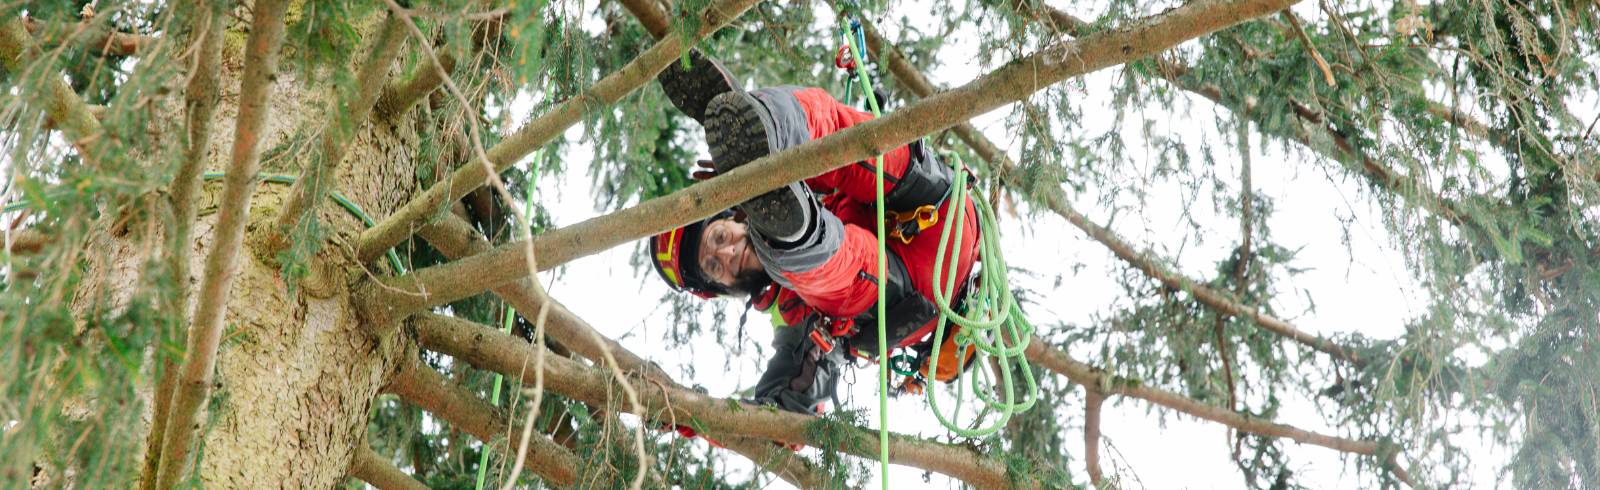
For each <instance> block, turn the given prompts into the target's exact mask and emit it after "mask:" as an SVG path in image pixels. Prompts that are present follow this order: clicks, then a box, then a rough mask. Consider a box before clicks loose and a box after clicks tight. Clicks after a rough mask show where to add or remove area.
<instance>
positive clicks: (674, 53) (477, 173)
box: [357, 0, 755, 291]
mask: <svg viewBox="0 0 1600 490" xmlns="http://www.w3.org/2000/svg"><path fill="white" fill-rule="evenodd" d="M754 3H755V0H718V1H717V2H716V3H713V4H711V5H710V6H708V7H706V9H705V11H704V12H702V14H701V15H702V26H701V29H700V32H699V33H698V35H697V36H696V37H695V39H692V40H690V41H695V40H698V39H700V38H703V37H705V36H707V35H709V34H710V33H711V32H714V31H715V30H717V29H720V28H721V27H722V26H725V25H727V24H728V23H729V22H732V21H733V20H734V19H736V18H737V17H738V15H739V14H741V13H743V12H744V11H745V10H746V9H748V8H750V6H751V5H753V4H754ZM683 41H684V40H682V39H679V38H677V37H668V38H666V39H663V40H661V41H660V42H657V43H656V44H655V45H653V46H651V47H650V49H648V50H646V51H645V52H644V53H643V54H640V55H639V56H638V57H637V58H634V60H633V61H630V62H628V64H627V65H626V66H624V67H622V69H621V70H618V71H617V72H615V73H612V74H611V75H608V76H606V77H605V78H604V79H601V80H600V82H598V83H596V84H595V85H594V86H593V87H590V88H589V90H588V91H586V92H584V93H583V94H582V95H579V96H577V97H574V98H571V99H568V100H566V101H564V102H562V103H560V104H557V105H556V106H555V107H554V108H551V110H550V111H549V112H547V113H545V114H544V115H542V116H539V117H538V118H535V119H534V120H532V121H529V122H528V123H527V124H525V125H523V126H522V127H521V128H519V129H518V130H517V131H516V132H514V133H512V134H510V135H507V136H506V137H505V139H503V140H501V141H500V143H499V144H496V145H495V146H494V147H493V148H490V149H489V150H488V152H487V155H486V159H487V160H488V163H489V165H488V166H492V167H493V168H494V170H495V171H496V172H498V171H501V170H504V169H505V168H506V167H509V166H511V164H514V163H516V162H517V161H518V160H520V159H522V158H523V157H525V156H527V155H528V154H529V153H532V152H533V150H534V149H536V148H539V147H541V146H544V144H546V143H548V142H550V140H551V139H553V138H555V137H556V136H559V135H560V134H561V132H562V131H565V130H566V129H567V128H568V127H571V126H572V125H573V124H576V123H577V122H578V121H580V120H582V119H583V114H584V112H585V111H587V110H591V109H593V108H594V107H595V106H597V105H602V106H603V105H611V104H615V103H617V102H618V101H620V100H622V98H623V97H626V96H627V95H628V94H631V93H633V92H634V91H635V90H637V89H638V88H639V87H641V86H643V85H644V84H645V83H649V82H650V81H651V80H654V79H655V76H656V74H658V73H660V72H661V70H662V69H665V68H666V67H667V65H668V64H670V63H672V62H673V61H674V60H676V59H678V56H679V54H681V53H682V50H683ZM484 167H485V165H476V164H468V165H464V166H462V167H460V168H458V169H457V170H456V171H455V172H454V173H452V174H451V175H450V176H449V177H447V178H446V179H445V180H444V181H443V182H440V183H438V184H435V185H434V186H433V187H430V188H428V190H427V191H425V192H424V193H422V195H419V196H415V197H413V198H412V199H411V201H409V202H407V203H406V204H405V205H404V206H402V207H401V208H400V209H399V210H397V211H395V213H394V214H392V215H390V216H389V217H387V218H385V219H384V220H383V221H382V222H379V223H378V224H377V225H376V226H373V227H372V228H369V229H368V230H367V231H366V232H363V233H362V234H361V241H360V244H359V246H358V247H357V256H358V257H359V258H360V259H361V260H362V261H363V262H365V261H370V260H373V259H376V258H377V257H378V256H379V255H381V254H382V253H383V251H385V250H388V249H389V248H390V247H393V246H395V245H396V244H398V243H400V241H402V240H404V239H405V238H406V237H408V236H411V233H412V231H413V230H414V229H415V228H416V227H417V226H419V225H420V224H422V223H423V222H425V221H427V220H430V219H434V218H436V217H437V215H438V214H439V212H440V210H441V208H442V206H443V205H444V204H445V203H448V202H453V201H455V200H457V199H461V197H462V196H465V195H467V193H469V192H472V191H473V190H474V189H477V188H478V187H479V186H482V185H483V184H484V182H485V179H486V178H488V177H489V175H488V172H487V171H486V170H485V168H484ZM539 257H540V260H541V261H543V260H544V257H543V255H540V256H539ZM521 268H522V269H524V270H525V269H526V266H523V267H521ZM479 291H482V290H481V289H480V290H479Z"/></svg>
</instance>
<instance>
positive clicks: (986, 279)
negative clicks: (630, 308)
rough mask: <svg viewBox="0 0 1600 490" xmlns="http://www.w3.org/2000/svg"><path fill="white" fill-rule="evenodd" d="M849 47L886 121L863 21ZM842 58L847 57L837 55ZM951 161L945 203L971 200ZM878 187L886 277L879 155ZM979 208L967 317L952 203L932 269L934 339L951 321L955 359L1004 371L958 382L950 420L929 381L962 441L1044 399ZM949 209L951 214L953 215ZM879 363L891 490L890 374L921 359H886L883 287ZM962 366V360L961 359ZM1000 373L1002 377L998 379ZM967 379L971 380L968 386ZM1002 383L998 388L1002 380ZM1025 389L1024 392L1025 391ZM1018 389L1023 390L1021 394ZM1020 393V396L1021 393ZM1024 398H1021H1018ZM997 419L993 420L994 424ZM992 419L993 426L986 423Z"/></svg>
mask: <svg viewBox="0 0 1600 490" xmlns="http://www.w3.org/2000/svg"><path fill="white" fill-rule="evenodd" d="M843 36H844V38H845V40H846V43H847V45H848V46H849V48H850V49H849V51H850V53H851V56H852V61H853V62H852V63H844V62H842V60H840V59H836V60H835V65H837V66H839V67H841V68H846V69H853V76H852V78H854V79H855V81H856V82H858V83H859V84H860V85H861V91H862V95H863V96H865V97H866V99H867V103H868V107H869V108H871V110H872V115H873V117H875V118H876V117H881V116H882V113H881V111H880V110H879V106H878V100H877V95H876V92H874V90H873V86H872V76H871V74H870V73H868V71H867V70H866V60H865V53H866V50H865V44H866V43H865V36H864V34H863V33H862V28H861V23H860V21H858V20H856V19H854V18H851V19H850V21H849V30H847V31H845V32H843ZM838 58H842V56H840V57H838ZM944 157H945V160H946V161H948V162H949V163H950V166H951V169H952V170H953V173H954V174H955V176H956V177H955V182H953V183H952V184H951V186H950V190H949V191H948V193H947V194H946V196H945V198H946V202H954V203H962V202H964V201H966V200H967V195H968V176H969V173H968V168H967V167H966V165H965V163H964V162H963V161H962V159H961V156H960V155H959V154H956V153H949V152H946V153H944ZM877 180H878V182H877V186H878V203H877V211H878V215H877V219H878V256H879V258H878V263H879V277H883V274H884V271H883V268H882V267H883V263H884V256H885V255H886V253H887V250H886V247H885V241H884V232H883V226H884V224H883V223H884V219H883V211H884V202H883V199H884V197H883V158H882V156H881V155H880V156H878V157H877ZM971 201H972V203H973V208H974V209H975V210H976V211H977V213H978V221H979V226H978V230H979V250H978V257H979V259H978V261H979V265H978V269H977V270H978V280H977V282H975V283H974V284H973V285H972V288H971V290H970V291H968V292H967V296H966V300H965V304H964V305H962V306H965V308H963V311H964V313H962V312H957V311H955V309H954V308H952V305H951V304H950V303H951V299H952V296H953V295H954V292H955V289H956V287H955V286H956V281H957V280H959V279H964V278H959V277H956V275H957V274H958V272H957V271H958V267H959V265H960V264H959V263H957V261H953V260H952V261H950V262H951V263H950V264H948V265H947V264H945V253H946V251H948V250H949V244H950V243H951V238H952V237H951V235H952V233H951V230H952V229H954V231H955V232H954V243H961V235H962V233H963V232H964V231H965V229H966V227H965V226H961V224H963V223H965V222H966V212H967V207H966V206H965V205H961V204H956V205H953V206H950V207H949V208H950V209H954V211H955V216H954V219H944V220H941V221H943V226H941V227H940V232H939V247H938V252H937V254H936V255H935V259H934V265H933V287H934V302H935V303H936V304H937V305H938V306H939V318H938V320H937V322H938V323H937V324H936V326H935V327H934V334H933V337H931V338H930V339H932V340H931V341H935V342H937V341H938V339H943V338H944V335H945V324H946V321H947V320H948V321H949V322H950V323H954V324H956V325H958V326H960V327H961V329H960V331H959V332H957V333H956V334H955V339H954V341H955V344H956V346H957V348H956V358H957V359H965V358H966V356H967V352H969V351H974V350H975V351H976V352H975V357H976V359H974V360H973V362H974V363H975V364H977V365H980V366H983V365H994V366H998V367H999V369H997V370H998V371H999V373H998V374H996V373H992V372H990V370H988V369H981V368H980V369H976V370H975V371H976V372H975V373H968V374H965V375H963V376H961V377H960V378H957V380H956V386H955V406H954V407H953V409H952V410H951V413H950V414H948V415H946V414H945V413H944V412H942V411H941V410H940V409H939V400H938V396H936V385H938V384H939V383H938V382H936V381H933V382H926V381H925V383H926V385H927V396H928V406H929V407H930V408H931V409H932V411H933V413H934V416H935V417H936V418H938V420H939V423H940V424H941V425H943V426H944V427H945V428H946V429H948V430H950V431H951V432H954V433H955V434H957V435H960V436H963V437H985V436H988V435H990V434H994V433H995V432H997V431H999V430H1000V429H1001V428H1002V427H1005V424H1006V422H1008V421H1009V420H1010V419H1011V416H1012V415H1015V414H1018V413H1021V412H1024V411H1027V410H1028V409H1030V408H1032V407H1033V405H1034V403H1035V402H1036V401H1038V397H1039V385H1038V382H1037V380H1035V379H1034V377H1033V370H1032V368H1031V366H1029V364H1028V360H1027V359H1026V357H1024V355H1023V353H1024V351H1026V350H1027V348H1028V342H1029V341H1030V340H1032V338H1033V332H1034V328H1033V325H1032V324H1030V323H1028V321H1027V319H1026V318H1025V317H1024V316H1023V314H1022V311H1021V308H1020V306H1018V304H1017V301H1016V298H1015V296H1013V295H1012V292H1011V288H1010V280H1009V279H1008V278H1007V276H1006V272H1007V271H1006V264H1005V256H1004V254H1003V253H1002V251H1001V247H1000V236H999V226H998V224H997V222H996V220H995V217H994V210H993V209H992V208H991V207H990V206H989V203H988V202H987V201H985V200H983V199H972V200H971ZM946 212H949V211H948V210H947V211H946ZM878 293H879V296H878V307H879V310H878V342H879V351H878V359H887V361H886V362H880V363H879V369H878V373H879V394H878V404H879V411H880V419H879V445H880V446H879V458H880V464H881V470H882V471H883V473H884V475H885V476H884V477H883V479H884V488H888V481H887V473H888V445H887V438H888V437H887V430H888V429H887V426H886V424H884V420H883V418H884V414H883V413H884V412H887V408H886V407H887V406H888V371H889V370H890V369H893V370H894V371H895V372H896V373H899V374H901V375H904V376H908V377H916V376H919V374H918V373H917V372H916V361H915V357H913V356H910V355H905V354H902V355H896V356H895V357H893V358H889V357H888V355H887V354H888V353H887V352H886V351H887V346H886V343H887V339H886V338H885V332H884V330H885V329H884V320H885V319H884V314H883V306H884V305H883V303H884V298H883V293H884V290H883V288H881V287H880V288H879V289H878ZM941 350H942V349H940V348H939V346H937V345H935V346H933V349H931V351H932V352H931V358H930V359H929V366H934V367H932V368H930V369H929V372H930V373H932V372H935V371H936V370H937V366H939V353H940V351H941ZM957 362H960V361H957ZM1013 372H1020V373H1022V386H1020V387H1019V386H1017V383H1016V382H1015V380H1014V379H1013V376H1014V375H1013V374H1012V373H1013ZM996 376H998V377H999V380H996V379H995V378H996ZM963 381H965V382H964V383H963ZM997 381H998V383H997ZM1019 388H1021V389H1020V390H1019ZM968 392H970V393H972V395H971V396H973V397H974V398H977V400H978V403H979V404H980V406H979V407H978V409H977V410H976V411H975V412H974V413H975V415H974V417H973V422H972V423H973V425H974V426H973V427H968V426H963V425H961V424H960V420H961V413H962V410H961V409H962V405H963V404H964V403H963V402H964V401H965V399H966V397H967V393H968ZM1019 392H1020V393H1019ZM1019 395H1020V396H1019ZM1019 397H1020V398H1021V400H1020V401H1019V400H1018V398H1019ZM991 419H993V420H992V421H991ZM985 421H989V422H988V423H984V422H985Z"/></svg>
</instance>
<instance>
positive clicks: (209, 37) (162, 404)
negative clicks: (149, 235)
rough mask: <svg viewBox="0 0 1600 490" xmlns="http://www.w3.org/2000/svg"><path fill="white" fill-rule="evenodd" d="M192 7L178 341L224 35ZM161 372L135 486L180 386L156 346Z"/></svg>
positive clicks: (177, 221)
mask: <svg viewBox="0 0 1600 490" xmlns="http://www.w3.org/2000/svg"><path fill="white" fill-rule="evenodd" d="M194 3H195V5H192V6H190V10H189V13H188V15H192V16H193V17H192V18H193V21H194V22H193V25H192V27H191V28H190V32H191V35H192V36H193V40H192V41H191V42H193V43H195V44H198V46H199V49H196V50H195V51H194V65H193V68H192V69H190V70H189V83H188V86H187V87H186V88H185V92H184V109H185V110H184V116H185V124H186V126H187V127H188V135H187V136H188V138H189V141H188V146H186V147H185V148H184V153H183V161H182V163H180V164H178V173H177V175H175V176H173V179H172V184H171V186H170V189H171V191H170V193H169V195H170V196H171V198H170V199H169V200H168V203H169V204H170V205H171V207H172V221H171V222H170V223H169V224H168V226H167V250H168V251H167V269H168V270H169V271H171V274H172V279H173V286H172V287H173V290H172V294H171V301H170V302H168V303H167V305H166V306H167V310H168V315H169V320H168V322H169V323H170V325H171V327H170V328H169V329H168V331H167V333H166V334H164V335H163V337H165V338H169V339H171V340H172V341H174V342H176V341H177V338H178V336H179V335H180V334H181V332H182V331H183V326H184V324H185V322H184V320H185V319H187V318H188V313H189V312H188V306H189V292H190V291H189V250H190V249H191V248H193V246H192V244H191V243H190V240H191V237H190V234H191V233H190V232H191V231H192V229H193V226H194V220H195V215H196V212H197V211H196V209H195V205H196V201H197V200H198V199H197V198H196V196H198V195H199V194H200V186H201V183H202V181H201V174H202V173H203V172H205V166H206V155H207V154H208V153H209V151H210V147H211V117H212V116H213V115H215V114H216V112H217V101H218V100H219V99H220V91H221V88H220V86H221V85H222V68H221V62H222V35H223V31H224V24H223V19H224V18H225V15H224V12H223V11H222V9H221V8H219V7H220V4H218V3H217V2H211V1H207V0H197V1H196V2H194ZM156 352H157V354H156V356H157V357H158V358H159V359H160V361H159V362H160V366H161V375H160V376H159V378H158V380H157V382H156V387H155V390H156V392H155V400H154V404H155V406H154V407H153V410H152V416H151V418H150V433H149V434H148V435H147V436H146V444H145V457H144V467H143V468H142V469H141V470H140V475H139V487H140V488H142V489H145V490H149V489H152V488H155V486H156V483H157V481H156V479H157V476H158V475H157V472H158V471H159V470H160V469H161V468H160V464H161V451H162V449H163V446H164V441H165V437H166V432H167V422H168V421H169V420H168V418H169V417H170V416H171V408H172V395H173V392H174V391H176V388H177V386H178V369H177V368H178V364H177V362H176V359H173V358H171V357H169V356H167V355H166V354H164V353H163V351H162V350H160V349H158V350H157V351H156Z"/></svg>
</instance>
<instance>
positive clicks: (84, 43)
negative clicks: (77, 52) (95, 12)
mask: <svg viewBox="0 0 1600 490" xmlns="http://www.w3.org/2000/svg"><path fill="white" fill-rule="evenodd" d="M23 22H24V25H25V27H26V28H27V30H28V34H31V35H34V36H39V35H40V31H44V33H46V34H48V36H46V37H45V38H43V39H40V40H39V41H40V44H43V45H46V46H54V45H59V44H63V43H73V44H76V45H77V46H78V47H81V48H83V49H84V50H85V51H88V52H89V53H93V54H97V55H101V56H106V55H110V56H134V55H137V54H139V51H142V50H144V49H145V48H146V47H148V46H150V45H151V44H155V42H156V39H155V38H153V37H150V36H145V35H141V34H131V33H126V32H117V31H115V30H113V29H112V28H111V26H110V25H96V24H95V23H93V22H90V21H83V22H79V23H78V24H77V25H76V26H74V27H73V29H72V31H71V32H64V30H63V29H61V28H52V27H50V26H46V25H44V23H42V22H39V21H37V20H33V19H24V20H23Z"/></svg>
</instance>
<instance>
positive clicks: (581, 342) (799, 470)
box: [418, 215, 823, 488]
mask: <svg viewBox="0 0 1600 490" xmlns="http://www.w3.org/2000/svg"><path fill="white" fill-rule="evenodd" d="M418 234H419V235H421V236H422V238H423V239H425V240H427V241H428V243H429V244H431V245H433V247H434V248H435V249H438V250H439V251H440V252H441V253H443V254H444V255H445V257H449V258H451V259H457V258H460V257H463V256H469V255H473V254H478V253H482V252H484V251H486V250H489V249H490V248H491V246H490V245H489V242H488V240H486V239H485V238H484V237H483V235H482V234H479V233H478V232H477V231H474V230H473V229H472V227H471V225H468V224H467V223H466V221H464V220H462V219H461V218H459V217H456V216H455V215H449V216H447V217H445V218H443V219H440V220H438V221H435V222H433V223H430V224H428V225H425V226H423V227H422V229H421V230H419V232H418ZM530 282H531V281H530V280H528V279H523V280H520V281H515V282H511V283H507V284H503V285H500V286H497V287H495V288H494V289H492V291H493V292H494V293H495V294H496V295H499V296H500V298H501V299H503V300H505V301H506V302H507V303H510V304H511V306H512V307H513V308H516V309H517V311H536V310H538V309H539V308H541V307H543V306H544V305H548V309H547V310H546V316H547V318H546V319H545V323H546V329H547V333H548V334H549V335H550V336H551V337H552V338H554V339H555V340H556V341H558V342H559V343H560V344H561V345H564V346H566V347H567V348H569V349H572V351H573V352H574V353H577V354H578V355H580V356H583V357H585V358H587V359H589V360H591V361H593V362H594V363H596V364H599V365H601V366H602V367H606V366H612V365H615V366H616V367H617V369H619V370H622V371H626V372H628V373H631V374H635V375H639V376H641V377H643V378H644V379H647V380H650V381H652V382H659V383H664V384H666V385H668V386H671V387H674V388H683V385H681V384H678V382H677V381H674V380H673V379H672V378H671V377H670V376H668V375H667V373H666V372H664V371H662V370H661V368H660V367H659V366H657V365H656V364H655V363H653V362H650V361H648V360H645V359H644V358H642V357H639V355H638V354H634V353H633V352H632V351H629V350H628V349H627V348H626V347H623V346H622V344H618V343H617V342H616V341H615V340H612V339H610V338H608V337H606V336H604V335H601V334H600V332H599V331H597V330H595V329H594V327H592V326H590V325H589V324H588V323H586V322H584V321H583V319H582V318H578V316H577V315H574V314H573V313H572V311H570V310H568V309H567V308H566V307H565V306H562V305H561V303H560V302H559V301H555V300H554V299H551V298H548V297H545V296H544V295H543V294H541V291H542V290H541V291H536V290H535V289H534V288H532V287H531V285H530V284H529V283H530ZM713 436H714V437H716V438H717V441H719V442H721V443H722V444H723V445H724V446H726V447H727V448H728V449H730V450H732V451H734V452H737V453H739V454H740V455H743V456H745V457H747V458H749V459H750V460H751V461H752V462H754V463H756V464H757V465H759V466H761V467H763V468H766V469H768V470H770V471H772V472H774V473H776V474H777V475H778V476H779V477H780V478H783V479H784V480H786V481H788V482H789V483H792V484H794V485H795V486H798V487H801V488H817V487H819V486H821V484H822V483H821V482H822V481H823V478H822V477H821V476H820V475H819V474H818V473H817V472H816V469H815V468H813V467H812V466H811V465H810V464H809V463H807V462H806V461H804V460H802V459H801V458H799V457H797V456H795V455H794V454H793V453H790V452H789V451H787V450H781V451H773V450H772V449H774V446H773V445H772V443H771V442H769V441H764V440H758V439H750V438H747V437H743V436H734V435H723V434H713Z"/></svg>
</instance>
